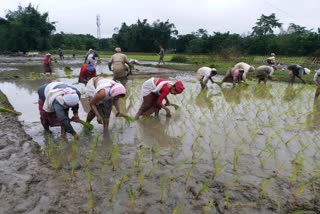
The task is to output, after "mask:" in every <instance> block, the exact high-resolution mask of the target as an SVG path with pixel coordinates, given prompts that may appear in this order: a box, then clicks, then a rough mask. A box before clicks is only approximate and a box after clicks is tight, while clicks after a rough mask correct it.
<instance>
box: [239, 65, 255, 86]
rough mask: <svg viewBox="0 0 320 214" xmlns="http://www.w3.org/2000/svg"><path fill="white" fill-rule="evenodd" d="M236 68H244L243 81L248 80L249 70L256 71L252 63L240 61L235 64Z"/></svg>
mask: <svg viewBox="0 0 320 214" xmlns="http://www.w3.org/2000/svg"><path fill="white" fill-rule="evenodd" d="M234 68H235V69H239V70H243V76H242V80H243V81H246V80H247V73H248V72H250V71H254V67H253V66H252V65H249V64H247V63H244V62H239V63H237V64H235V66H234Z"/></svg>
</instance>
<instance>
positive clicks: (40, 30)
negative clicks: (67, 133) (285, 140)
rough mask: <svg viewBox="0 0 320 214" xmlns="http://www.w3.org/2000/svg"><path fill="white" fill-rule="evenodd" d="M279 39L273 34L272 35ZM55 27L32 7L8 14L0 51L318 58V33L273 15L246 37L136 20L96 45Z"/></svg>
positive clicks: (2, 22)
mask: <svg viewBox="0 0 320 214" xmlns="http://www.w3.org/2000/svg"><path fill="white" fill-rule="evenodd" d="M275 29H278V30H279V33H277V34H275V33H274V30H275ZM55 30H56V29H55V23H54V22H49V21H48V13H43V14H41V13H40V12H39V11H38V9H37V8H34V7H33V6H32V5H31V4H29V5H28V6H27V7H25V8H23V7H21V6H18V9H17V10H16V11H8V12H7V14H6V16H5V17H4V18H1V17H0V51H1V52H6V51H8V52H16V51H23V52H26V51H30V50H38V51H45V50H49V49H56V48H62V49H81V50H84V49H89V48H94V49H97V50H108V51H110V50H113V49H114V48H115V47H117V46H119V47H121V48H122V49H123V50H124V51H126V52H149V53H150V52H158V51H159V46H162V47H164V48H165V50H166V51H167V52H170V51H173V50H174V51H175V52H177V53H193V54H201V53H210V54H259V55H261V54H262V55H265V54H269V53H271V52H276V53H277V54H281V55H288V56H290V55H295V56H302V55H304V56H305V55H315V56H319V55H320V29H319V28H318V29H317V31H314V30H313V29H309V30H308V29H306V28H305V27H303V26H299V25H296V24H294V23H291V24H290V25H289V27H288V29H287V30H284V29H283V25H282V23H280V22H279V20H277V19H276V16H275V14H274V13H273V14H271V15H269V16H266V15H261V17H260V18H259V19H257V22H256V25H255V26H253V27H252V32H250V33H248V34H247V35H239V34H235V33H233V34H232V33H230V32H226V33H221V32H213V33H212V34H210V33H208V32H207V31H206V30H205V29H198V30H197V31H196V32H192V33H190V34H185V35H179V33H178V31H177V29H176V28H175V25H174V24H173V23H170V22H169V20H166V21H160V20H157V21H155V22H153V23H148V20H146V19H144V20H142V21H141V20H138V21H137V23H135V24H131V25H127V24H126V23H123V24H122V25H121V27H120V28H115V33H114V34H113V35H112V37H111V38H103V39H97V38H95V37H94V36H92V35H89V34H87V35H82V34H65V33H63V32H60V33H54V32H55Z"/></svg>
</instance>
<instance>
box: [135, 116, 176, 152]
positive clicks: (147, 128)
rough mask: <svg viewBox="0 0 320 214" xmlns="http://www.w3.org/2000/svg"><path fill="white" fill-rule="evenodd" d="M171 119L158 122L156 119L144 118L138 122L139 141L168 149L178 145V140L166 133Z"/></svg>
mask: <svg viewBox="0 0 320 214" xmlns="http://www.w3.org/2000/svg"><path fill="white" fill-rule="evenodd" d="M170 121H171V119H170V118H165V120H164V121H163V120H160V118H157V117H145V118H142V119H141V120H139V121H138V127H137V128H138V130H139V134H140V135H141V136H140V139H141V140H142V141H143V142H145V143H146V144H148V145H151V144H155V143H157V144H159V145H160V146H162V147H170V146H174V145H176V144H177V143H179V142H180V141H179V139H178V138H175V137H171V136H170V135H169V134H168V133H167V132H168V127H169V124H170Z"/></svg>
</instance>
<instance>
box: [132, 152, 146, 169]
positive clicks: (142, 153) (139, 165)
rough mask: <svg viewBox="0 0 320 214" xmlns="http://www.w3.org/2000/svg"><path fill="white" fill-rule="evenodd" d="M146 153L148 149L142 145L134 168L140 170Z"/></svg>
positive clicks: (136, 156) (137, 153)
mask: <svg viewBox="0 0 320 214" xmlns="http://www.w3.org/2000/svg"><path fill="white" fill-rule="evenodd" d="M145 154H146V150H145V148H144V147H140V149H139V150H138V151H137V152H136V155H135V159H134V169H135V170H137V171H138V170H139V169H140V167H141V163H142V161H143V159H144V156H145Z"/></svg>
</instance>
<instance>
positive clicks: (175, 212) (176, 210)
mask: <svg viewBox="0 0 320 214" xmlns="http://www.w3.org/2000/svg"><path fill="white" fill-rule="evenodd" d="M183 207H184V204H182V203H181V204H178V205H177V206H176V207H175V208H174V210H173V211H172V214H179V213H181V212H182V209H183Z"/></svg>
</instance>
